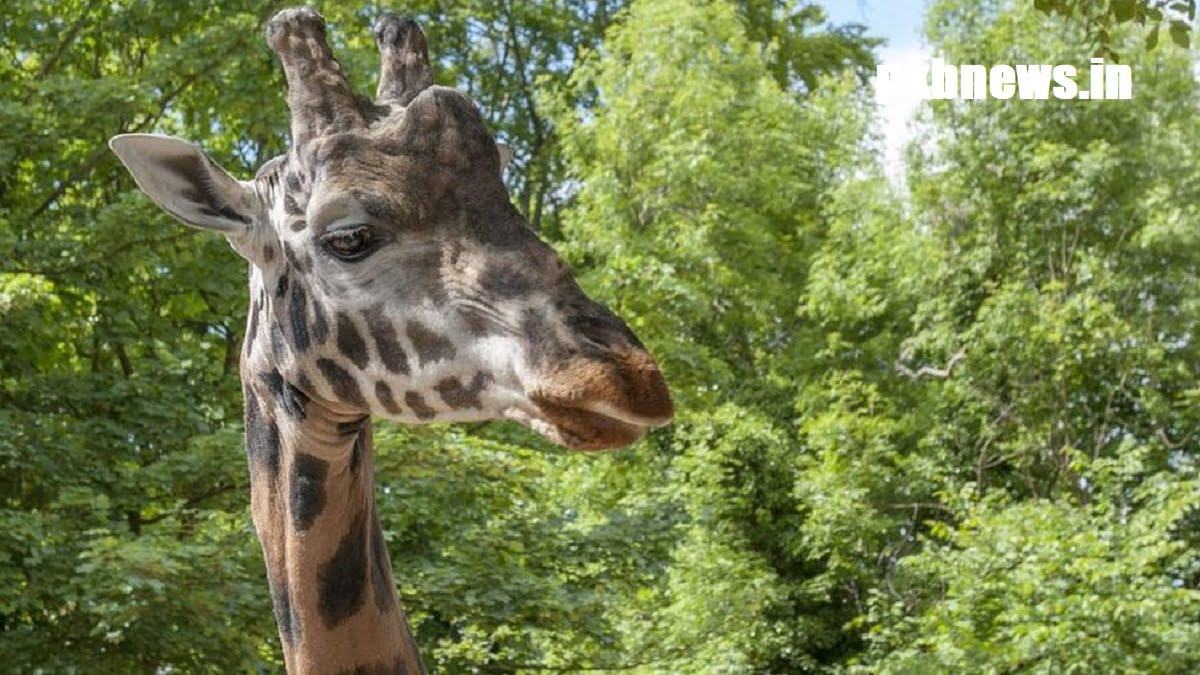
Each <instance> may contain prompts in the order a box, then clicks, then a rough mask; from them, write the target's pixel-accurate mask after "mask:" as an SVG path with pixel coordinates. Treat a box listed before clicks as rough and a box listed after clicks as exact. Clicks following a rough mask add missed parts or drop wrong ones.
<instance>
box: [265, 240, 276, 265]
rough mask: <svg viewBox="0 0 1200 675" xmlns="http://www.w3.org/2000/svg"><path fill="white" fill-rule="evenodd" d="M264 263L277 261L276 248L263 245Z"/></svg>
mask: <svg viewBox="0 0 1200 675" xmlns="http://www.w3.org/2000/svg"><path fill="white" fill-rule="evenodd" d="M262 256H263V262H268V263H269V262H271V261H272V260H274V259H275V247H274V246H272V245H270V244H263V249H262Z"/></svg>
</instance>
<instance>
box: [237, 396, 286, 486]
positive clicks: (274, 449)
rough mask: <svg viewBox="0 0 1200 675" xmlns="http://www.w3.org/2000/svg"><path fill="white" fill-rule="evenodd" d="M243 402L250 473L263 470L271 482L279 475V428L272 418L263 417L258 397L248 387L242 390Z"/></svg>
mask: <svg viewBox="0 0 1200 675" xmlns="http://www.w3.org/2000/svg"><path fill="white" fill-rule="evenodd" d="M242 397H243V399H244V400H245V406H246V417H245V430H246V454H247V455H248V456H249V459H250V471H251V472H252V473H258V472H259V471H260V470H262V469H265V470H266V471H267V475H268V476H269V477H270V479H271V480H275V477H276V476H278V475H279V453H280V441H279V426H278V425H277V424H276V423H275V419H274V418H273V417H269V416H265V415H263V410H262V404H261V403H260V402H259V400H258V395H257V394H255V393H254V390H253V389H251V388H250V387H248V386H247V387H243V388H242Z"/></svg>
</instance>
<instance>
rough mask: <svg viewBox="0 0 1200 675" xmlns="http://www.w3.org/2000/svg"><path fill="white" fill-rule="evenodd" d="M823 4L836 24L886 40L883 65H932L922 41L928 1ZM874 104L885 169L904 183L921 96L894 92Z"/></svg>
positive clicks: (854, 0) (881, 56)
mask: <svg viewBox="0 0 1200 675" xmlns="http://www.w3.org/2000/svg"><path fill="white" fill-rule="evenodd" d="M821 4H822V5H823V6H824V7H825V9H826V11H827V12H828V13H829V19H830V21H832V22H833V23H860V24H863V25H865V26H866V27H867V34H868V35H871V36H872V37H881V38H884V39H885V40H887V44H885V45H884V46H883V47H881V48H880V49H879V60H880V62H882V63H886V64H888V65H891V66H899V67H902V68H905V69H920V68H922V67H923V66H924V65H925V64H927V63H928V62H929V58H930V54H929V49H928V48H927V47H925V46H924V45H923V44H922V39H921V24H922V23H923V21H924V14H925V5H926V4H927V2H926V0H826V1H825V2H822V3H821ZM875 102H876V104H878V106H879V123H878V124H879V126H878V129H879V132H880V133H881V134H882V137H883V163H884V168H885V170H886V172H887V174H888V175H889V176H890V177H891V178H892V179H893V180H896V181H902V180H903V179H902V175H903V149H904V145H905V143H907V142H908V140H909V139H910V138H911V137H912V128H911V127H910V125H909V120H910V119H911V118H912V115H913V113H914V112H915V111H916V109H917V106H919V105H920V104H921V100H920V94H919V92H918V91H917V90H916V89H913V88H910V89H902V88H892V91H890V92H888V93H886V94H885V95H883V96H876V98H875Z"/></svg>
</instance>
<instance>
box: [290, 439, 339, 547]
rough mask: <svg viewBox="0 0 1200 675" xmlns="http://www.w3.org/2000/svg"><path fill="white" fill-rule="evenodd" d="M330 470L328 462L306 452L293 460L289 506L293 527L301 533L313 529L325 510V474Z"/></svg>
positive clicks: (297, 455) (298, 454)
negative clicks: (318, 517)
mask: <svg viewBox="0 0 1200 675" xmlns="http://www.w3.org/2000/svg"><path fill="white" fill-rule="evenodd" d="M328 470H329V463H328V462H326V461H325V460H323V459H321V458H319V457H314V456H312V455H310V454H307V453H304V452H301V453H297V454H296V457H295V459H293V460H292V476H291V485H289V486H288V505H289V507H290V509H291V512H292V525H293V526H294V527H295V528H296V529H297V530H299V531H301V532H303V531H304V530H307V529H308V528H310V527H312V525H313V523H314V522H316V520H317V516H319V515H321V511H323V510H324V509H325V474H326V473H327V472H328Z"/></svg>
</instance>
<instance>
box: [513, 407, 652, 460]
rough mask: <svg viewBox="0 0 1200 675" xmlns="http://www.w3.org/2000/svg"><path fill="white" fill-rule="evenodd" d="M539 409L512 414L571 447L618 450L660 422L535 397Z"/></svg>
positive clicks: (547, 436)
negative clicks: (620, 416)
mask: <svg viewBox="0 0 1200 675" xmlns="http://www.w3.org/2000/svg"><path fill="white" fill-rule="evenodd" d="M532 401H533V403H534V405H535V406H536V408H535V409H534V410H528V409H524V408H522V409H513V410H511V411H509V413H508V415H507V416H508V417H509V418H511V419H514V420H516V421H518V422H520V423H521V424H524V425H525V426H527V427H529V428H530V429H533V430H534V431H536V432H538V433H539V434H541V435H542V436H544V437H546V438H547V439H548V440H550V441H553V442H554V443H557V444H558V445H561V446H563V447H566V448H569V449H571V450H615V449H617V448H623V447H625V446H627V445H630V444H631V443H633V442H634V441H636V440H638V439H640V438H641V437H642V436H644V435H646V432H647V431H649V430H650V429H651V428H653V427H655V426H659V425H658V424H645V423H641V422H635V421H632V420H629V419H618V418H617V417H614V416H612V415H611V414H605V413H604V412H599V411H596V410H591V409H587V408H581V407H576V406H569V405H563V404H561V403H555V402H554V401H551V400H549V399H546V398H541V397H533V398H532Z"/></svg>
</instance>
